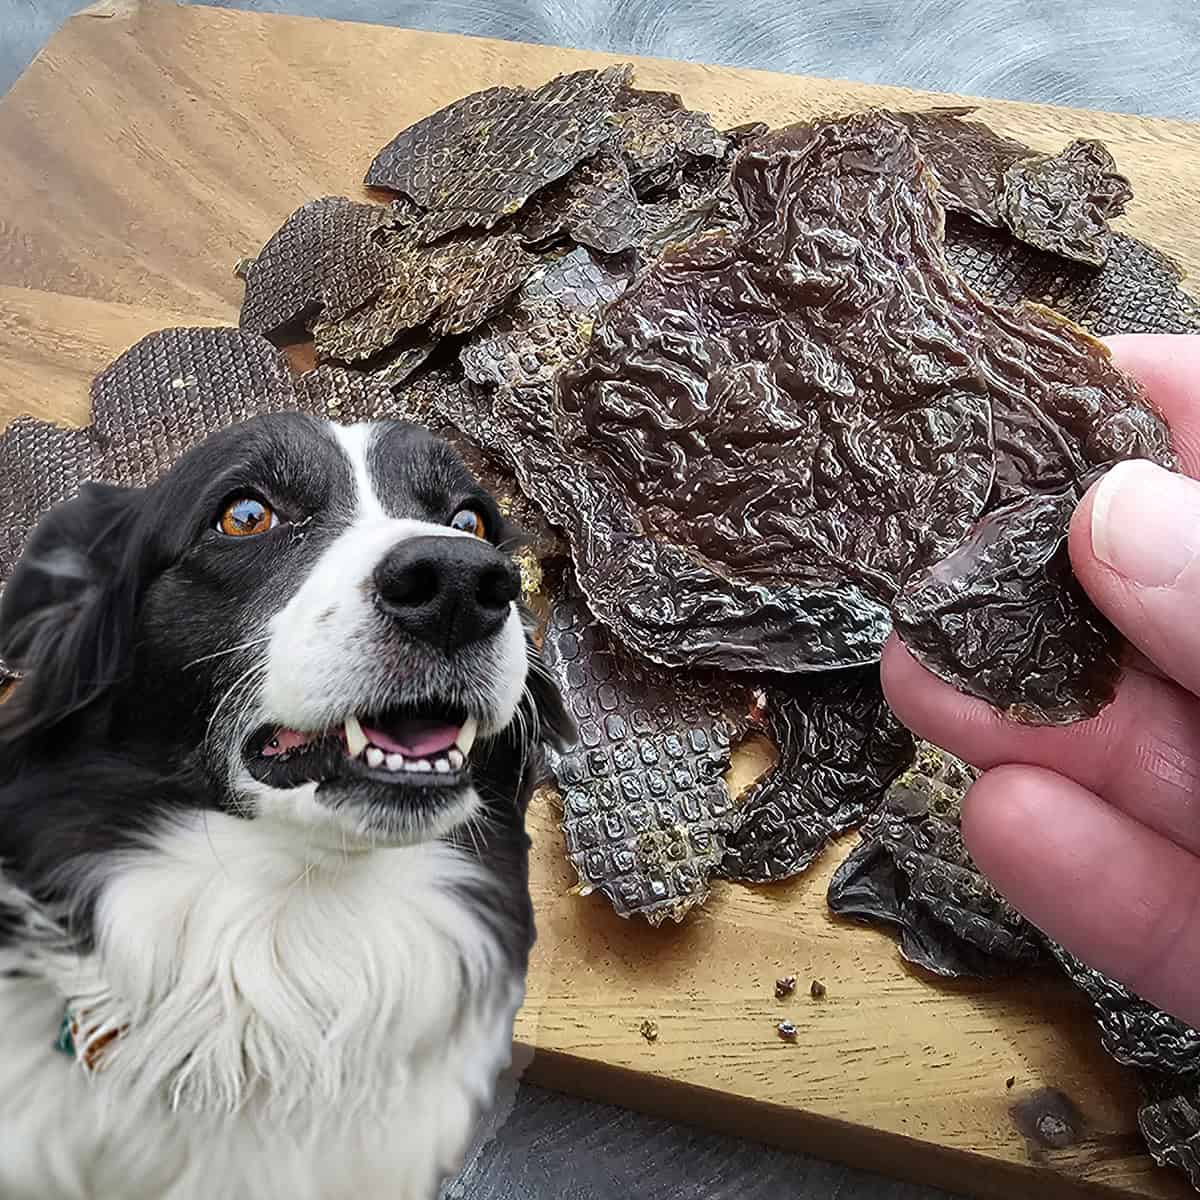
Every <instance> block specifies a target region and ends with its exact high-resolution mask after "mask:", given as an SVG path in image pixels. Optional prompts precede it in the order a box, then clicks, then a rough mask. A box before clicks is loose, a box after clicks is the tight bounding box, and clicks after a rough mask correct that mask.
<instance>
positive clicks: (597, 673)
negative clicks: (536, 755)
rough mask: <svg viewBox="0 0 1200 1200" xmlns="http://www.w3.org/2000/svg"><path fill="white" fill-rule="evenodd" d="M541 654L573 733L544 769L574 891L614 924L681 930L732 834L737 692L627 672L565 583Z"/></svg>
mask: <svg viewBox="0 0 1200 1200" xmlns="http://www.w3.org/2000/svg"><path fill="white" fill-rule="evenodd" d="M542 654H543V658H544V661H545V663H546V665H547V667H548V668H549V669H550V671H551V672H552V673H553V675H554V677H555V679H556V681H557V682H558V685H559V687H560V688H561V689H562V691H563V695H564V698H565V700H566V703H567V706H568V708H570V710H571V711H572V713H573V714H574V716H575V718H576V720H577V722H578V724H579V734H580V740H579V744H578V746H577V747H576V748H574V749H573V750H570V751H567V752H565V753H564V754H561V755H552V759H551V761H552V765H553V768H554V774H555V779H556V781H557V783H558V787H559V791H560V793H561V795H562V801H563V831H564V834H565V837H566V843H567V857H568V859H569V860H570V862H571V863H572V865H573V866H574V867H575V870H576V871H577V872H578V874H579V881H580V883H579V889H578V890H579V891H580V892H581V893H582V894H584V895H587V894H588V893H590V892H593V891H600V892H602V893H603V894H604V896H605V897H606V898H607V899H608V901H609V902H610V903H611V904H612V906H613V909H614V910H615V911H616V913H617V914H618V915H619V916H622V917H629V916H633V915H635V914H636V915H640V916H642V917H645V918H646V920H648V921H649V922H650V923H651V924H652V925H658V924H661V923H662V922H663V921H665V920H667V919H668V918H670V919H671V920H674V921H680V920H682V919H683V917H684V916H685V915H686V914H687V912H688V911H689V910H690V909H692V908H693V907H695V906H696V905H697V904H700V903H702V902H703V900H704V899H705V897H706V895H707V894H708V888H709V880H710V878H711V876H712V874H713V872H714V870H715V869H716V867H717V865H718V864H719V863H720V861H721V858H722V856H723V854H724V851H725V840H726V837H727V835H728V832H729V829H730V828H731V827H732V826H733V824H735V823H736V811H735V806H734V803H733V800H732V798H731V797H730V795H729V791H728V789H727V788H726V786H725V782H724V779H723V776H724V773H725V771H726V770H727V768H728V766H729V758H730V742H731V739H732V738H733V737H734V736H735V734H736V730H737V724H738V720H739V713H744V712H745V710H747V709H748V703H747V701H748V693H747V692H746V690H745V689H744V688H739V687H737V686H736V685H730V684H728V683H722V682H721V681H719V680H716V679H704V678H700V677H696V678H694V679H690V680H681V679H680V678H679V676H678V675H677V674H675V673H671V672H666V671H663V670H661V669H659V668H654V667H650V666H647V665H646V664H643V663H639V662H637V661H636V660H634V659H633V658H631V657H630V656H629V655H628V654H626V653H625V652H624V651H623V650H622V649H621V647H620V646H618V645H617V644H616V643H615V642H614V641H613V640H612V638H611V637H610V636H609V635H608V634H607V632H606V631H605V630H604V629H603V628H602V627H601V626H599V625H597V624H596V623H595V622H594V621H593V620H592V618H591V616H590V615H589V614H588V612H587V610H586V608H585V606H584V605H583V603H582V602H581V600H580V598H579V596H578V593H577V592H575V591H574V590H573V588H572V587H571V586H570V584H569V583H568V585H567V587H566V588H565V589H564V591H563V593H562V594H560V596H559V597H558V598H557V599H556V601H555V603H554V606H553V608H552V610H551V613H550V618H549V621H548V622H547V627H546V634H545V640H544V642H543V647H542Z"/></svg>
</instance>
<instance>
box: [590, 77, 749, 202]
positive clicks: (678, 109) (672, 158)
mask: <svg viewBox="0 0 1200 1200" xmlns="http://www.w3.org/2000/svg"><path fill="white" fill-rule="evenodd" d="M612 123H613V124H614V125H615V126H616V129H617V133H616V136H615V138H614V139H613V140H614V144H615V146H616V147H617V148H618V149H619V150H620V152H621V154H622V156H623V157H624V159H625V162H626V164H627V165H628V168H629V174H630V177H631V178H632V180H633V186H634V189H635V190H636V192H637V194H638V196H639V197H646V196H650V195H657V194H659V193H661V192H664V191H667V190H670V189H671V188H674V187H676V186H678V185H679V183H680V182H681V179H682V176H683V172H684V169H685V168H686V167H687V166H688V165H689V164H691V163H693V162H695V161H696V160H697V159H700V160H703V159H718V160H719V159H722V158H723V157H724V156H725V154H726V152H727V150H728V148H729V140H728V138H726V137H725V135H724V134H721V133H718V132H717V130H716V129H715V128H714V127H713V124H712V120H711V119H710V118H709V116H708V115H707V114H706V113H699V112H692V111H690V110H689V109H686V108H684V106H683V101H682V99H681V98H680V97H679V96H677V95H675V94H674V93H673V92H646V91H641V90H639V89H638V88H632V87H626V88H622V89H621V92H620V94H619V95H618V97H617V104H616V108H615V111H614V112H613V115H612Z"/></svg>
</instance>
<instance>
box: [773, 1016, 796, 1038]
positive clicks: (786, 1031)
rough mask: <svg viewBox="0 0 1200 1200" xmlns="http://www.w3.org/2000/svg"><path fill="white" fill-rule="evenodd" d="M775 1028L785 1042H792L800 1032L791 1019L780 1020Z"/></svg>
mask: <svg viewBox="0 0 1200 1200" xmlns="http://www.w3.org/2000/svg"><path fill="white" fill-rule="evenodd" d="M775 1028H776V1030H777V1031H778V1033H779V1036H780V1037H781V1038H783V1040H784V1041H785V1042H794V1041H795V1040H796V1036H797V1035H798V1034H799V1032H800V1030H799V1029H797V1028H796V1026H795V1025H793V1024H792V1022H791V1021H780V1022H779V1024H778V1025H776V1026H775Z"/></svg>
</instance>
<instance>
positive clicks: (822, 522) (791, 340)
mask: <svg viewBox="0 0 1200 1200" xmlns="http://www.w3.org/2000/svg"><path fill="white" fill-rule="evenodd" d="M898 181H899V182H898ZM734 184H735V187H736V188H737V190H738V193H739V198H740V200H741V202H742V205H743V208H744V209H745V210H746V212H747V214H748V218H749V221H750V227H749V229H748V230H747V232H746V234H745V235H744V236H743V237H736V236H731V235H728V234H717V235H705V236H702V237H700V238H697V239H696V240H695V241H694V242H693V243H691V244H689V245H685V246H682V247H673V248H671V249H669V250H668V251H667V252H666V253H665V254H664V255H663V257H662V258H661V259H660V260H659V261H658V263H656V264H655V266H654V268H653V269H652V270H651V271H649V272H647V273H646V274H644V275H643V276H642V277H640V279H639V280H638V281H637V282H636V283H635V284H634V285H633V287H631V288H630V289H629V290H627V291H626V293H625V294H624V295H623V296H622V298H621V299H619V300H617V301H616V302H614V303H613V304H612V305H610V306H609V307H608V308H607V310H606V311H605V314H604V316H603V317H602V319H601V321H600V322H599V323H598V324H597V327H596V330H595V332H594V334H593V337H592V340H591V342H590V345H589V348H588V352H587V354H586V355H585V356H584V358H583V359H582V360H581V361H580V362H578V363H576V364H572V365H570V366H568V367H567V368H565V369H564V371H563V372H562V373H560V376H559V381H558V391H557V408H556V430H557V435H558V438H559V441H560V444H561V446H562V449H563V452H564V455H565V456H566V457H568V459H573V460H575V461H577V462H578V463H579V464H580V465H579V467H578V469H577V470H576V471H575V472H573V474H574V476H575V477H576V478H578V477H580V476H585V475H586V476H587V477H588V479H589V482H591V481H593V480H595V479H596V478H597V477H599V478H602V479H604V481H605V483H606V488H607V491H608V492H609V493H610V494H611V495H612V496H620V497H622V498H623V503H624V504H625V505H626V508H627V512H626V513H625V514H622V517H621V520H620V524H619V525H617V526H615V527H614V529H613V531H612V533H611V535H609V537H608V539H607V540H608V541H609V542H610V543H611V542H612V541H613V540H614V539H619V540H620V541H621V542H622V543H623V548H624V549H625V551H626V552H629V551H630V550H632V549H633V545H634V543H635V542H638V543H641V544H639V545H637V548H636V550H635V551H634V554H636V555H637V556H638V562H637V566H636V567H633V566H631V567H630V568H629V569H627V570H626V572H625V573H624V577H623V578H622V579H621V580H619V581H613V580H611V579H609V578H606V577H605V576H606V572H607V570H608V568H607V566H605V568H604V569H603V570H601V569H600V567H599V566H598V565H597V564H595V563H594V560H593V559H591V558H590V557H589V555H588V553H587V552H586V551H585V550H584V548H583V542H584V539H586V538H592V537H593V534H592V531H590V530H585V529H581V530H579V531H577V532H574V533H573V535H572V536H573V538H574V540H575V550H576V561H577V564H579V565H580V583H581V586H582V587H583V589H584V591H585V593H586V594H587V596H588V599H589V603H590V604H591V606H592V608H593V611H595V612H596V613H597V614H598V616H599V617H600V618H601V619H602V620H603V621H604V622H605V623H606V624H609V625H610V626H611V627H613V628H614V629H615V630H616V631H617V632H618V634H619V636H620V637H621V638H622V640H624V641H625V642H626V643H627V644H629V645H631V646H632V647H634V648H635V649H636V650H637V651H638V652H640V653H642V654H645V655H647V656H649V657H651V658H654V659H656V660H657V661H662V662H665V663H668V664H670V665H689V664H695V663H697V662H704V663H705V664H706V665H710V664H711V665H720V666H728V667H736V666H743V667H746V668H749V667H750V660H751V659H752V657H753V656H754V653H755V651H754V648H753V647H751V646H748V645H747V644H746V642H745V641H743V640H742V635H741V634H740V632H739V627H744V628H745V629H746V630H747V633H750V634H751V636H752V637H753V638H755V639H757V638H759V637H761V635H762V631H763V626H764V624H766V625H769V626H772V627H775V628H777V629H779V630H780V631H781V632H782V631H783V630H784V629H786V625H787V622H788V619H789V618H788V617H787V616H786V615H783V614H780V615H781V617H782V620H780V619H779V618H777V617H776V616H775V614H774V613H773V614H772V615H771V617H770V618H768V619H767V620H765V621H756V620H754V619H753V617H752V616H749V619H747V615H744V613H745V606H746V604H747V603H754V602H755V601H756V600H757V597H754V596H752V595H750V594H748V592H747V589H748V588H755V587H757V588H758V589H759V591H760V593H762V594H763V602H764V603H765V604H766V605H771V604H772V598H773V597H775V596H778V595H780V594H783V595H786V594H787V589H788V588H792V589H794V590H795V591H794V593H793V594H795V593H799V594H802V595H803V596H806V597H808V596H811V597H812V598H813V602H814V603H817V604H820V605H821V606H822V607H823V609H824V615H825V616H831V617H833V618H834V620H835V621H836V622H837V623H836V624H834V625H833V626H832V627H831V628H829V629H827V632H826V633H825V635H824V636H821V637H819V638H818V640H817V642H815V643H813V644H812V645H810V646H806V645H804V644H800V639H799V638H797V639H796V643H797V644H794V645H789V646H787V647H786V649H784V652H783V654H782V656H781V657H778V658H776V660H775V665H776V667H777V669H780V670H785V671H794V670H798V669H805V668H812V667H832V666H850V665H858V664H860V663H863V662H869V661H870V659H871V655H872V653H873V651H877V649H878V646H875V647H873V648H867V647H864V646H862V645H861V633H862V632H863V631H864V627H867V628H869V627H871V626H872V625H873V624H874V622H873V620H872V615H871V614H870V608H871V606H872V604H874V603H879V602H883V603H886V601H887V599H888V598H889V597H890V595H891V594H892V593H893V592H894V590H895V587H896V586H897V584H898V581H899V578H900V577H901V576H902V575H903V573H904V572H906V571H907V569H908V567H909V565H910V563H911V562H912V561H914V560H917V561H920V560H924V559H928V558H937V557H939V556H940V555H941V553H942V552H943V551H944V550H945V549H949V548H950V547H951V546H952V545H953V544H955V542H956V541H957V540H958V539H959V538H961V536H962V535H963V533H965V531H966V530H967V529H969V528H970V526H971V524H972V523H973V522H974V520H975V518H976V517H977V516H978V514H979V512H980V511H981V510H982V507H983V503H984V499H985V498H986V495H987V493H988V491H989V490H990V486H991V473H992V462H993V456H992V447H991V420H990V412H989V409H988V403H987V399H986V396H985V395H983V394H982V391H983V389H982V388H981V386H980V381H979V378H978V372H977V369H976V366H975V365H974V363H973V362H972V361H971V360H970V358H969V357H968V356H965V355H962V354H960V353H959V352H958V351H957V349H954V350H952V351H950V352H948V353H946V354H945V355H944V356H939V355H938V354H937V353H934V352H932V351H931V352H929V353H925V354H913V353H912V349H911V347H912V343H911V342H909V341H908V339H907V338H906V336H905V331H906V329H909V328H912V329H914V330H915V329H916V327H917V326H918V325H919V326H920V328H921V329H922V331H923V333H922V337H923V338H926V337H927V338H928V339H929V340H928V341H925V342H924V343H923V344H924V345H925V346H931V343H934V342H936V343H938V344H939V345H942V344H944V345H945V346H946V347H947V348H949V347H950V346H952V345H956V344H957V342H958V341H959V340H960V335H961V330H960V329H959V328H958V321H957V316H956V315H954V314H956V312H957V307H956V306H957V305H958V304H960V303H961V304H962V306H963V307H964V308H970V309H971V310H974V309H975V308H977V306H978V302H977V301H976V300H975V298H974V297H971V296H968V295H966V294H965V293H963V294H961V296H960V293H962V289H960V288H959V287H958V285H957V283H956V281H955V280H954V279H953V278H952V277H950V276H949V274H948V273H947V272H946V271H945V270H944V262H943V260H942V256H941V251H940V238H941V231H942V221H941V211H940V209H939V208H938V206H937V203H936V201H935V199H934V196H933V189H932V186H931V184H930V181H929V178H928V176H927V174H926V173H925V172H924V171H923V169H922V167H921V164H920V160H919V158H918V156H917V154H916V152H915V149H914V147H913V145H912V143H911V141H910V139H909V138H908V137H907V135H906V134H905V133H904V131H903V129H902V128H901V127H899V126H898V125H896V124H895V123H894V122H892V121H890V120H888V119H887V118H886V117H884V116H882V115H880V114H871V115H868V116H866V117H860V118H852V119H850V120H849V121H845V122H825V123H821V124H819V125H814V126H804V127H798V128H796V129H792V130H788V131H784V132H782V133H776V134H774V135H769V136H768V137H766V138H763V139H760V140H759V141H758V142H756V143H754V144H753V145H752V146H751V147H749V148H747V149H746V150H744V151H743V152H742V153H741V155H740V157H739V158H738V160H737V164H736V166H735V170H734ZM880 212H885V213H887V214H888V217H887V223H886V224H885V225H884V226H883V227H882V228H876V227H874V225H873V224H872V222H873V221H874V216H873V214H878V213H880ZM900 243H903V245H904V247H905V251H904V253H905V254H906V255H910V256H911V258H910V259H909V260H908V261H907V262H906V263H905V264H904V265H900V264H898V263H897V262H895V261H893V260H892V259H891V258H890V257H889V253H888V252H889V250H891V249H898V247H899V244H900ZM831 248H832V250H831ZM913 260H916V261H917V262H918V263H919V264H920V265H919V266H918V267H914V266H913V265H912V261H913ZM926 266H928V271H927V272H924V273H922V272H921V268H923V267H926ZM909 271H915V272H917V273H918V274H919V275H920V278H921V280H922V285H923V286H922V288H921V289H914V288H912V287H911V279H910V276H909V274H908V273H909ZM863 280H869V281H870V282H869V284H866V285H865V287H866V290H865V291H864V292H863V293H862V294H861V295H858V296H855V293H854V289H855V287H856V286H863V285H862V284H861V283H860V284H856V281H863ZM884 310H886V311H887V312H888V314H889V319H890V320H891V322H892V326H893V332H892V334H890V335H889V336H888V337H887V338H885V339H878V338H876V337H875V336H874V333H873V331H875V330H877V329H878V328H879V327H878V321H879V317H880V314H881V313H882V312H883V311H884ZM902 314H903V315H902ZM935 327H937V328H940V330H943V331H944V334H943V333H939V334H936V335H935V334H933V333H932V329H933V328H935ZM914 336H915V334H914ZM943 336H944V338H945V341H944V343H943V341H942V338H943ZM856 339H857V340H856ZM877 343H878V344H877ZM868 375H870V376H871V378H872V381H873V382H876V383H877V382H878V381H879V380H881V379H882V380H883V381H884V382H883V383H882V385H881V386H878V387H877V390H875V391H873V393H872V394H871V395H869V396H867V397H866V398H865V399H864V396H863V393H862V390H861V389H860V388H859V387H858V386H857V382H856V381H858V382H861V381H864V380H865V379H866V377H867V376H868ZM572 482H573V481H568V482H567V483H564V484H563V486H565V487H570V486H572ZM591 490H592V491H593V492H594V491H596V490H597V487H596V486H595V484H594V483H592V486H591ZM603 507H604V503H603V502H601V501H600V500H598V499H597V498H595V497H593V498H592V503H590V504H586V505H584V509H583V510H584V511H588V512H595V511H596V510H597V508H600V509H603ZM868 511H869V512H870V517H869V518H868V517H867V513H868ZM917 511H919V512H920V514H921V517H920V520H919V521H914V520H913V519H912V518H913V515H914V514H915V513H916V512H917ZM594 523H595V522H594V520H593V522H592V524H594ZM674 538H678V539H679V541H680V544H678V545H676V544H675V543H674V542H673V540H672V539H674ZM593 540H594V539H593ZM646 543H651V544H652V545H649V546H648V545H646ZM603 558H604V560H605V563H607V562H608V561H609V560H611V558H612V554H611V551H610V550H606V552H604V554H603ZM654 559H658V560H659V561H658V562H657V563H654V562H653V560H654ZM681 560H682V561H681ZM627 561H629V560H627ZM668 563H669V565H670V567H671V574H670V575H669V576H668V578H670V579H671V592H672V593H675V594H676V595H678V594H679V593H680V592H682V593H684V597H683V598H684V599H685V600H686V601H691V600H692V597H691V595H688V593H693V594H694V595H695V599H696V601H699V602H700V603H695V602H690V603H687V611H686V615H685V614H684V613H683V612H678V613H677V612H675V611H672V610H671V608H669V607H668V605H670V604H671V601H672V599H673V596H671V595H670V594H668V593H667V592H666V589H664V588H662V587H661V585H660V584H659V583H658V581H657V579H656V583H655V586H656V590H657V592H658V594H657V595H656V596H654V597H643V596H641V595H640V593H643V592H644V591H645V582H644V581H645V580H646V579H647V578H653V576H648V575H643V574H641V572H643V571H646V570H647V569H648V568H650V567H651V566H652V565H654V566H657V567H660V568H661V567H663V566H666V565H667V564H668ZM684 564H687V565H686V566H684ZM681 567H683V573H682V575H681V574H680V568H681ZM705 573H707V574H708V575H709V577H710V583H709V585H708V587H709V592H710V595H709V596H705V595H704V594H703V593H704V585H703V582H702V579H703V575H704V574H705ZM656 575H660V572H657V571H656ZM639 578H640V579H641V580H642V581H643V582H642V583H641V585H640V586H639V584H638V583H637V582H635V581H636V580H637V579H639ZM692 581H696V582H697V583H699V584H700V586H698V587H695V588H693V586H692ZM730 591H735V594H736V593H737V592H740V594H737V599H736V600H735V601H734V602H733V603H731V602H730V599H729V592H730ZM610 597H612V599H613V600H616V601H617V603H618V604H619V605H620V611H616V610H613V609H611V608H610V607H608V603H607V601H608V600H609V598H610ZM705 600H710V603H709V604H708V605H707V607H708V608H709V610H710V611H709V614H708V615H709V616H710V617H717V616H719V615H720V610H721V609H726V610H732V612H731V618H732V619H731V620H730V621H728V622H726V621H722V625H721V626H720V627H717V628H714V627H713V625H712V624H707V626H706V627H702V628H696V629H694V630H692V631H690V632H687V631H684V630H683V628H682V626H683V625H684V623H685V621H692V620H694V619H695V618H696V617H697V616H701V615H702V613H701V611H699V610H700V609H701V605H702V604H703V602H704V601H705ZM804 603H805V601H803V600H802V601H801V604H802V606H803V604H804ZM639 605H644V606H645V609H646V610H648V611H644V612H639V611H638V606H639ZM673 607H674V608H675V609H679V607H680V606H679V605H674V606H673ZM774 607H775V608H776V610H778V609H780V608H783V605H782V604H778V603H776V604H775V605H774ZM839 609H844V610H845V612H844V614H843V615H842V616H841V618H840V619H839V618H838V617H837V615H836V614H837V613H838V610H839ZM660 614H661V615H660ZM795 617H796V614H795V613H793V614H792V616H791V619H792V620H795ZM843 626H844V631H845V632H844V636H843V631H842V627H843ZM671 627H673V629H672V632H674V634H675V636H674V637H672V636H671V634H670V633H669V632H668V629H669V628H671ZM804 632H805V633H806V634H807V633H809V630H808V629H805V631H804ZM734 637H736V638H737V641H736V642H733V638H734ZM771 640H772V641H773V642H775V643H776V644H775V645H774V647H773V649H774V650H775V651H777V652H778V651H779V650H780V649H781V647H780V646H779V645H778V642H779V640H780V638H778V637H775V638H772V639H771ZM731 643H732V644H731ZM705 646H707V647H710V648H713V647H715V648H717V649H716V651H715V653H714V651H713V650H712V649H709V650H707V651H706V650H702V649H701V647H705ZM830 651H832V653H830ZM742 654H744V655H745V657H744V658H739V655H742ZM705 655H707V657H705ZM714 658H716V659H717V661H715V662H714ZM754 665H755V666H758V665H765V666H767V667H768V668H769V667H770V665H771V664H770V663H769V662H768V663H762V660H761V658H760V659H759V660H758V661H756V662H755V664H754Z"/></svg>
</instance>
